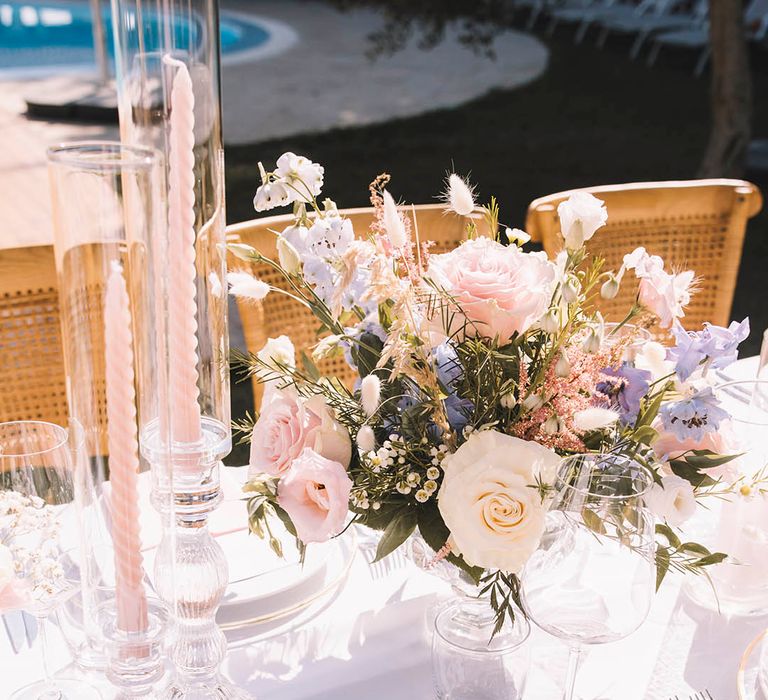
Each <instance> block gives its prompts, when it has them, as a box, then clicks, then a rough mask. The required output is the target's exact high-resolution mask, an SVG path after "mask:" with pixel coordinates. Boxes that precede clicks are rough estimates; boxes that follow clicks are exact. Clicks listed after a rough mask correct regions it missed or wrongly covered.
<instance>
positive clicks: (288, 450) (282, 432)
mask: <svg viewBox="0 0 768 700" xmlns="http://www.w3.org/2000/svg"><path fill="white" fill-rule="evenodd" d="M305 447H311V448H312V449H313V450H315V451H316V452H318V453H319V454H320V455H322V456H323V457H325V458H327V459H331V460H334V461H336V462H340V463H341V464H342V465H343V466H345V467H346V466H347V465H348V464H349V460H350V458H351V456H352V441H351V440H350V437H349V433H348V432H347V430H346V428H344V427H343V426H342V425H340V424H339V423H338V422H337V421H336V420H335V418H334V417H333V413H332V412H331V410H330V409H329V408H328V406H327V405H326V403H325V401H324V399H323V397H322V396H313V397H311V398H309V399H303V398H301V397H300V396H299V395H298V394H297V393H296V391H295V390H293V389H273V390H272V391H270V392H268V393H267V394H266V395H265V396H264V401H263V402H262V405H261V414H260V415H259V419H258V420H257V421H256V424H255V425H254V426H253V433H252V434H251V457H250V461H249V475H251V476H254V475H256V474H261V473H266V474H270V475H271V476H280V475H281V474H284V473H285V472H286V471H287V470H288V469H289V468H290V466H291V464H292V463H293V461H294V460H295V459H296V457H298V456H299V454H301V452H302V450H303V449H304V448H305Z"/></svg>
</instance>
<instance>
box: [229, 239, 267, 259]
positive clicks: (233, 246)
mask: <svg viewBox="0 0 768 700" xmlns="http://www.w3.org/2000/svg"><path fill="white" fill-rule="evenodd" d="M227 250H228V251H229V252H230V253H232V255H234V256H235V257H236V258H240V260H245V261H246V262H252V261H253V260H254V259H256V258H257V257H258V255H259V254H258V252H257V251H256V249H255V248H254V247H253V246H249V245H246V244H245V243H229V244H227Z"/></svg>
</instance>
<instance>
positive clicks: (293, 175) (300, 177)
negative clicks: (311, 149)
mask: <svg viewBox="0 0 768 700" xmlns="http://www.w3.org/2000/svg"><path fill="white" fill-rule="evenodd" d="M324 172H325V171H324V169H323V166H322V165H318V164H317V163H313V162H312V161H311V160H309V158H305V157H304V156H297V155H296V154H295V153H291V152H290V151H288V152H287V153H283V155H281V156H280V157H279V158H278V159H277V167H276V168H275V175H276V176H277V177H278V178H280V180H282V181H284V182H285V183H286V187H287V189H288V190H289V192H290V196H291V201H292V202H311V201H312V199H313V198H314V197H317V195H319V194H320V191H321V190H322V189H323V173H324Z"/></svg>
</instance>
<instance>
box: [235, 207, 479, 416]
mask: <svg viewBox="0 0 768 700" xmlns="http://www.w3.org/2000/svg"><path fill="white" fill-rule="evenodd" d="M402 211H403V212H404V213H405V214H406V215H407V216H409V217H410V216H412V214H413V210H412V208H411V207H403V209H402ZM415 212H416V222H417V224H418V231H419V240H420V241H421V242H426V241H431V242H433V245H432V246H431V247H430V251H431V252H432V253H443V252H446V251H448V250H452V249H453V248H455V247H456V246H457V245H459V244H460V243H461V242H462V241H464V240H465V239H466V236H467V224H468V223H469V218H468V217H460V216H456V215H454V214H451V213H446V211H445V206H443V205H438V204H434V205H433V204H421V205H417V206H416V207H415ZM341 214H342V215H343V216H346V217H347V218H349V219H350V221H351V222H352V226H353V228H354V230H355V235H356V236H357V237H358V238H363V237H365V236H366V234H367V233H368V231H369V229H370V226H371V223H372V222H373V218H374V210H373V208H371V207H365V208H360V209H345V210H341ZM471 216H472V220H473V221H474V222H475V225H476V226H477V229H478V232H479V233H480V235H487V233H488V228H487V225H486V223H485V219H484V218H483V217H482V216H481V215H479V214H477V215H471ZM292 223H293V217H292V216H291V215H286V216H270V217H264V218H260V219H253V220H252V221H246V222H243V223H241V224H234V225H231V226H229V227H227V234H228V241H229V242H230V243H246V244H248V245H250V246H253V247H254V248H256V250H258V251H259V252H260V253H261V254H262V255H264V256H266V257H268V258H271V259H272V260H277V249H276V236H275V233H280V232H281V231H283V230H284V229H285V228H286V227H288V226H290V225H291V224H292ZM228 264H229V269H230V270H243V271H247V272H250V273H251V274H253V275H255V276H256V277H258V278H259V279H260V280H262V281H264V282H266V283H268V284H270V285H272V286H275V287H280V288H282V289H285V288H286V282H285V280H284V279H283V277H282V275H281V274H280V273H279V272H277V271H276V270H274V269H273V268H271V267H270V266H269V265H266V264H263V263H260V264H249V263H246V262H244V261H242V260H240V259H239V258H236V257H235V256H233V255H231V254H230V256H229V261H228ZM237 307H238V311H239V313H240V319H241V321H242V324H243V334H244V336H245V344H246V347H247V349H248V351H249V352H257V351H258V350H260V349H261V348H262V347H263V346H264V344H265V343H266V341H267V340H268V339H269V338H271V337H276V336H279V335H287V336H288V337H289V338H290V339H291V341H292V342H293V344H294V345H295V347H296V352H297V354H300V353H301V352H306V353H307V354H310V353H311V350H312V347H313V346H314V345H315V344H316V343H317V338H318V335H317V334H318V330H319V327H320V323H319V321H318V320H317V319H316V318H315V317H314V316H313V315H312V312H311V311H309V309H307V308H306V307H304V306H302V305H301V304H299V303H298V302H297V301H295V300H293V299H291V298H290V297H287V296H285V295H284V294H277V293H274V292H273V293H271V294H269V295H268V296H267V297H266V298H265V299H264V301H263V302H254V301H251V300H248V299H241V298H238V299H237ZM318 367H319V369H320V370H321V371H322V372H323V374H324V375H326V376H336V377H339V379H341V380H342V381H343V382H345V383H347V384H348V385H351V383H352V382H353V381H354V378H355V377H356V373H355V372H354V370H352V369H351V368H350V367H349V365H348V364H347V363H346V362H345V360H344V358H343V357H340V356H334V357H330V358H327V359H325V360H322V361H320V362H319V363H318ZM261 389H262V387H261V385H260V384H259V383H258V382H256V381H254V383H253V395H254V404H255V406H256V408H257V409H258V407H259V404H260V401H261Z"/></svg>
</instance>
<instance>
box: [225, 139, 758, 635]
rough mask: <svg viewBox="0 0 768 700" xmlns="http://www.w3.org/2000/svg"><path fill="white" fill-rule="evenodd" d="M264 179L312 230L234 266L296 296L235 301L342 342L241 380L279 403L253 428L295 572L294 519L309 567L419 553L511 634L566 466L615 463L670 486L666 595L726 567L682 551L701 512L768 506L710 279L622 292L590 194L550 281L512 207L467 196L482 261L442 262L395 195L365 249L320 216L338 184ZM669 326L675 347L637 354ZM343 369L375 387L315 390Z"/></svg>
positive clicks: (272, 200)
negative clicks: (729, 402) (739, 434)
mask: <svg viewBox="0 0 768 700" xmlns="http://www.w3.org/2000/svg"><path fill="white" fill-rule="evenodd" d="M260 171H261V177H262V184H261V186H260V187H259V188H258V191H257V193H256V197H255V200H254V204H255V207H256V209H257V211H262V210H266V209H271V208H273V207H277V206H283V205H292V206H293V212H294V221H293V223H292V224H291V225H290V226H288V227H287V228H286V229H285V230H284V231H276V232H275V235H276V237H277V238H276V250H277V252H278V255H277V256H276V258H277V259H270V258H268V257H266V256H264V255H262V254H261V253H260V252H259V251H257V250H254V249H253V248H250V247H248V246H245V245H233V246H232V251H233V253H234V254H236V255H237V256H238V257H240V258H241V259H243V260H245V261H248V262H257V263H261V264H266V265H269V266H271V267H272V268H274V269H276V270H279V271H280V273H282V275H283V277H284V280H285V283H286V284H285V286H284V288H283V287H281V288H277V287H275V288H272V287H270V286H269V285H268V284H266V283H264V282H262V281H260V280H258V279H256V278H255V277H253V276H251V275H250V274H248V273H244V272H237V273H233V274H231V276H230V285H231V291H232V292H233V293H235V294H238V295H241V296H246V297H250V298H253V299H255V300H262V299H264V297H265V296H266V295H267V294H275V293H282V294H289V295H290V296H292V297H293V298H294V299H295V301H296V303H297V304H301V305H303V306H305V307H306V308H308V309H310V310H311V311H312V313H313V314H314V316H315V317H316V318H317V321H318V322H319V326H320V327H321V329H322V332H321V333H320V334H319V339H318V342H317V344H316V345H315V346H314V348H313V349H312V350H311V353H306V352H303V353H301V355H300V356H299V357H297V356H296V352H295V349H294V347H293V345H292V343H291V341H290V339H289V338H287V337H285V336H281V337H279V338H274V339H270V340H269V342H268V343H267V344H266V346H265V347H264V348H263V349H262V350H260V351H259V352H258V353H256V354H249V355H243V356H242V357H241V358H240V360H241V361H242V363H243V364H244V366H245V369H246V371H247V374H248V375H249V376H256V377H258V379H259V380H260V381H261V382H263V384H264V397H263V402H262V405H261V407H260V411H259V413H258V417H257V418H256V419H255V420H252V419H249V418H246V419H245V420H243V421H241V422H240V423H239V424H238V427H239V428H240V429H241V430H242V431H244V433H245V435H246V437H247V438H249V439H250V442H251V453H250V454H251V458H250V473H249V482H248V484H247V486H246V491H247V492H248V515H249V521H250V527H251V530H252V531H253V532H255V533H257V534H259V535H261V536H269V538H270V540H271V542H272V544H273V547H274V548H275V549H276V550H278V551H279V550H280V544H279V541H278V540H277V538H275V537H273V536H272V534H271V529H270V528H271V526H270V519H271V518H272V517H274V516H277V517H279V518H280V519H281V520H282V522H283V523H284V524H285V526H286V527H287V528H288V530H289V531H290V532H291V533H293V534H295V536H296V537H297V539H298V541H299V543H300V547H303V546H304V545H307V544H309V543H312V542H322V541H324V540H327V539H328V538H331V537H334V536H336V535H338V534H339V533H340V532H342V530H343V529H344V528H345V527H346V526H347V525H348V523H350V522H354V523H360V524H362V525H366V526H368V527H371V528H375V529H376V530H381V531H382V532H383V534H382V537H381V539H380V542H379V545H378V552H377V557H379V558H381V557H385V556H387V555H388V554H389V553H391V552H392V551H393V550H395V549H396V548H397V547H399V546H401V545H403V543H404V542H405V541H406V540H407V538H409V536H411V535H412V533H414V532H416V531H418V533H420V535H421V536H422V537H423V539H424V540H426V542H427V543H428V544H429V545H430V546H431V547H432V548H433V549H434V550H435V552H436V558H437V559H445V560H446V561H448V562H450V564H452V565H454V566H456V567H459V568H460V569H461V570H463V571H464V572H465V573H466V574H467V575H468V576H469V577H471V578H472V580H473V581H474V582H475V583H476V584H477V585H478V590H479V592H482V593H488V594H489V600H490V602H491V604H492V605H493V607H494V609H495V611H496V616H497V623H498V625H501V624H503V623H504V620H505V618H506V617H507V616H510V615H514V614H515V605H519V603H520V600H519V589H520V586H519V579H518V575H519V574H520V572H521V570H522V568H523V566H524V565H525V563H526V561H527V560H528V558H529V557H530V556H531V554H532V553H533V552H534V551H535V550H536V548H537V546H538V545H539V540H540V537H541V534H542V531H543V528H544V519H545V514H546V510H547V502H548V498H549V494H550V492H551V490H552V485H553V481H554V479H555V475H556V473H557V470H558V465H559V464H560V461H561V459H562V457H563V456H566V455H570V454H574V453H584V452H604V453H615V454H617V455H622V456H626V457H629V458H630V459H632V460H633V461H634V462H636V463H638V464H641V465H644V467H645V468H647V469H648V470H650V472H651V473H652V475H653V479H654V486H653V488H652V491H651V492H650V493H649V494H648V495H647V502H648V505H649V506H650V507H651V508H652V509H653V510H654V511H655V514H656V515H657V517H658V520H659V525H658V526H657V539H658V542H657V548H656V563H657V571H658V576H657V583H661V580H662V579H663V577H664V575H665V573H666V572H667V571H668V570H669V569H675V570H680V571H688V572H694V573H696V572H700V571H702V569H703V568H704V567H706V566H707V565H711V564H715V563H717V562H720V561H722V560H723V559H724V557H725V554H724V553H711V552H709V551H708V550H707V549H706V548H704V547H703V546H702V545H700V544H697V543H692V542H684V541H683V540H682V539H681V538H680V537H679V536H678V535H677V534H676V532H675V529H677V528H678V527H679V526H680V525H682V524H683V523H684V522H685V520H686V519H688V518H689V517H690V516H691V515H692V513H693V512H694V510H695V508H696V502H697V500H700V499H704V498H706V497H711V496H716V495H722V494H724V493H726V492H728V491H732V490H734V489H742V490H749V489H751V488H753V487H754V486H755V483H754V481H753V480H751V479H750V478H747V477H746V476H742V475H740V474H739V473H738V468H737V464H738V461H737V460H735V457H736V456H737V454H738V445H737V444H736V443H735V441H734V440H732V439H731V432H729V430H730V429H729V427H728V424H729V415H728V413H727V411H726V410H725V409H724V408H723V406H722V405H721V403H720V401H719V399H718V396H717V395H716V394H715V393H714V391H713V387H712V384H711V380H710V376H709V375H708V370H710V369H711V368H722V367H725V366H727V365H728V364H729V363H731V362H733V361H734V360H735V359H736V356H737V346H738V344H739V342H740V341H742V340H743V339H744V338H746V336H747V334H748V332H749V325H748V321H746V320H745V321H743V322H741V323H733V324H731V326H730V327H728V328H719V327H715V326H711V325H708V324H705V327H704V328H703V329H702V330H700V331H696V332H688V331H686V330H684V329H683V327H682V326H681V325H680V322H679V319H680V318H682V317H683V316H684V309H685V306H686V304H687V303H688V302H689V300H690V296H691V294H692V293H694V291H695V284H696V281H695V276H694V273H693V272H690V271H686V272H678V273H672V272H669V271H668V270H667V269H665V265H664V262H663V260H662V259H661V258H659V257H658V256H654V255H649V254H648V253H647V252H646V251H645V249H643V248H638V249H637V250H635V251H633V252H631V253H629V254H628V255H626V256H625V258H624V263H623V265H622V266H621V269H619V270H616V271H609V270H605V269H604V261H603V260H602V259H601V258H599V257H596V258H593V257H590V256H589V255H588V254H587V252H586V248H585V243H586V241H588V240H589V239H590V238H591V237H592V236H593V235H594V233H595V232H596V231H597V230H598V229H599V228H600V227H602V226H603V225H604V224H605V223H606V219H607V216H608V212H607V211H606V209H605V206H604V205H603V203H602V202H601V201H600V200H598V199H596V198H595V197H593V196H592V195H589V194H585V193H578V194H575V195H573V196H572V197H571V198H570V199H569V200H568V201H565V202H563V203H562V204H560V206H559V207H558V214H559V218H560V221H561V224H562V234H563V238H564V250H563V251H562V252H561V253H560V254H559V255H558V256H557V258H556V259H555V260H549V259H547V256H546V255H545V254H544V253H543V252H526V251H524V250H523V248H522V247H521V246H522V245H524V244H525V243H526V242H527V241H528V240H529V237H528V236H527V234H525V233H524V232H522V231H520V230H516V229H510V228H506V227H502V226H500V224H499V208H498V206H497V204H496V203H495V201H494V200H492V201H491V203H490V204H489V205H488V206H485V207H478V206H477V205H476V202H475V196H474V192H473V190H472V188H471V187H470V186H469V185H468V184H467V182H465V181H464V180H463V179H461V178H460V177H458V176H457V175H450V177H449V178H448V182H447V192H446V195H445V204H446V212H445V213H446V216H455V215H460V216H464V217H469V218H468V221H469V223H468V226H467V231H466V241H465V242H464V243H462V244H461V245H459V246H458V247H457V248H455V249H454V250H452V251H450V252H447V253H442V254H434V253H431V252H430V243H429V241H426V240H421V239H420V237H419V234H418V221H417V219H416V217H415V213H414V214H413V215H411V213H410V212H405V211H403V210H401V209H400V208H398V206H397V205H396V203H395V200H394V198H393V197H392V196H391V194H390V193H389V191H388V190H387V189H386V186H387V184H388V181H389V178H388V176H379V177H378V178H377V179H376V180H375V181H374V183H372V185H371V202H372V204H373V207H374V210H375V216H374V222H373V224H372V226H371V228H370V230H369V231H353V228H352V224H351V222H350V221H349V220H348V219H346V218H345V217H344V216H343V214H342V213H340V212H339V210H338V209H337V207H336V205H335V204H334V202H332V201H331V200H329V199H326V200H324V202H322V204H320V203H319V202H318V197H319V196H320V192H321V187H322V184H323V168H322V167H321V166H319V165H317V164H315V163H312V162H311V161H309V160H308V159H306V158H304V157H301V156H296V155H294V154H292V153H286V154H284V155H283V156H282V157H281V158H280V159H279V160H278V162H277V168H276V169H275V170H274V171H272V172H267V171H265V169H264V168H263V167H262V166H261V164H260ZM472 217H474V218H472ZM479 222H482V223H483V224H484V230H485V231H487V232H490V236H488V235H481V231H480V228H481V227H480V225H479ZM630 274H631V275H632V276H634V278H636V282H635V283H636V284H637V285H638V293H637V296H636V300H635V302H634V303H633V304H632V306H631V308H629V309H627V313H626V317H625V318H624V319H623V320H622V321H621V323H619V324H613V325H612V326H606V324H605V323H604V321H603V318H602V316H601V314H600V313H599V311H598V310H597V309H596V304H597V302H599V300H600V298H601V297H602V298H605V299H609V298H613V297H615V296H616V294H617V293H618V290H619V287H620V285H622V284H627V283H628V280H627V276H628V275H630ZM267 303H268V302H267ZM654 325H655V328H657V329H661V331H667V332H669V334H670V335H669V340H670V342H671V343H672V344H671V345H670V346H669V347H666V348H665V347H664V346H663V345H661V344H659V343H658V342H655V341H647V342H642V343H640V344H639V345H640V347H639V348H638V342H637V341H638V338H639V337H640V336H641V335H642V334H644V335H646V336H647V331H645V330H643V328H644V327H652V326H654ZM333 353H340V354H343V355H344V357H345V358H346V361H347V362H348V363H349V365H350V366H351V367H353V368H354V369H355V370H356V372H357V375H358V379H357V381H356V382H355V384H354V386H346V385H345V384H343V383H342V382H341V381H340V380H339V379H338V378H337V377H333V376H322V375H321V373H320V371H319V370H318V369H317V366H316V363H317V362H318V361H319V360H320V359H322V358H325V357H327V356H329V355H331V354H333ZM595 527H596V528H599V527H600V524H599V523H596V524H595Z"/></svg>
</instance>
